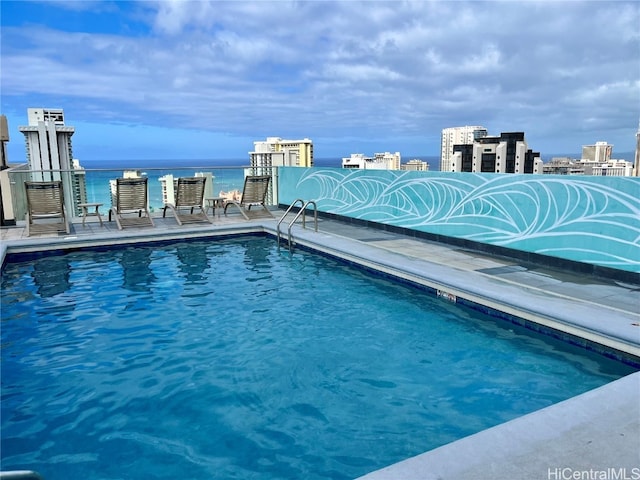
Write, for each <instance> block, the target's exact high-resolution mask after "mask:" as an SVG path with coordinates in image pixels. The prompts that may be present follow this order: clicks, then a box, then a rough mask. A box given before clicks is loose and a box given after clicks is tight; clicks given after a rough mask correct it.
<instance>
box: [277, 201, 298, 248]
mask: <svg viewBox="0 0 640 480" xmlns="http://www.w3.org/2000/svg"><path fill="white" fill-rule="evenodd" d="M298 202H300V203H301V204H302V207H301V208H304V200H303V199H301V198H296V199H295V200H294V201H293V203H292V204H291V205H289V208H287V211H286V212H284V215H282V217H280V220H278V223H277V225H276V236H277V239H278V248H280V224H281V223H282V221H283V220H284V218H285V217H286V216H287V215H288V214H289V212H290V211H291V209H292V208H293V207H294V206H295V205H296V203H298ZM298 213H300V212H298ZM303 221H304V219H303ZM289 249H291V247H289Z"/></svg>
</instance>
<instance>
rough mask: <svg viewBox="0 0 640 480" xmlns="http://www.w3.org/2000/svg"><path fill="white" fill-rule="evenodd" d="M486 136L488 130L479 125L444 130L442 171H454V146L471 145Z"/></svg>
mask: <svg viewBox="0 0 640 480" xmlns="http://www.w3.org/2000/svg"><path fill="white" fill-rule="evenodd" d="M486 136H487V129H486V128H484V127H481V126H478V125H475V126H468V125H467V126H464V127H450V128H445V129H443V130H442V141H441V145H440V171H441V172H451V171H452V164H451V161H452V160H451V159H452V157H453V147H454V145H471V144H473V142H474V141H475V140H477V139H479V138H482V137H486Z"/></svg>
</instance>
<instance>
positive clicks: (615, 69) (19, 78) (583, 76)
mask: <svg viewBox="0 0 640 480" xmlns="http://www.w3.org/2000/svg"><path fill="white" fill-rule="evenodd" d="M478 5H479V3H478V2H463V1H460V2H432V3H427V2H402V3H400V2H373V1H370V2H330V1H329V2H283V1H282V2H207V1H183V2H180V1H178V2H168V1H164V2H163V1H161V2H70V1H67V2H64V1H61V2H59V1H47V2H25V1H22V2H14V1H3V2H2V3H0V9H1V15H0V18H1V20H0V21H1V24H0V26H1V27H2V28H1V34H0V35H1V38H0V39H1V41H2V73H1V77H0V87H1V89H2V104H1V110H2V111H1V113H2V114H4V115H6V116H7V119H8V123H9V129H10V136H11V141H10V142H9V143H8V144H7V151H8V159H9V161H10V162H21V161H23V160H24V140H23V138H21V137H22V135H20V134H19V131H18V127H19V126H23V125H27V124H28V121H27V108H31V107H44V108H61V109H64V111H65V116H66V118H67V123H68V124H69V125H71V126H73V127H75V128H76V135H75V136H74V156H76V157H78V158H80V159H81V160H82V161H84V160H87V161H91V160H108V159H114V160H123V159H128V160H129V159H130V160H137V159H153V158H157V159H172V158H175V159H190V158H193V159H205V158H206V159H224V158H232V159H236V158H247V157H248V152H249V151H251V150H252V147H253V142H254V141H256V140H259V139H262V138H267V137H272V136H278V137H283V138H310V139H311V140H312V141H313V144H314V156H315V157H316V158H329V157H336V158H340V157H345V156H348V155H350V154H351V153H354V152H362V153H370V152H384V151H400V152H402V154H403V156H405V157H407V158H408V157H411V156H434V157H435V156H439V154H440V139H441V133H442V130H443V129H444V128H450V127H456V126H462V125H483V126H484V127H486V128H487V130H488V132H489V135H498V134H499V133H500V132H509V131H522V132H524V133H525V135H526V139H527V142H528V143H529V145H531V146H533V147H534V148H535V150H537V151H540V152H541V155H542V157H543V159H544V160H545V161H548V160H550V155H552V154H559V153H576V154H578V153H579V152H580V150H581V148H582V146H583V145H588V144H594V143H596V142H597V141H606V142H608V143H609V144H612V145H613V146H614V152H613V156H614V157H616V156H617V155H616V154H617V153H618V152H621V153H622V152H625V153H626V152H631V151H634V150H635V133H636V131H637V130H638V119H639V117H640V109H639V107H640V105H639V104H640V80H639V79H638V71H639V69H640V56H639V55H638V32H637V24H638V23H639V22H640V7H639V6H638V5H637V4H636V3H634V2H617V1H616V2H515V3H508V2H507V3H499V2H488V3H482V4H481V5H482V8H478ZM498 17H499V18H500V25H499V28H497V26H496V23H495V22H496V18H498Z"/></svg>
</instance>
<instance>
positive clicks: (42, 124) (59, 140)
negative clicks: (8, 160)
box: [18, 108, 87, 215]
mask: <svg viewBox="0 0 640 480" xmlns="http://www.w3.org/2000/svg"><path fill="white" fill-rule="evenodd" d="M27 119H28V122H29V125H27V126H21V127H18V130H19V131H20V132H22V133H23V134H24V137H25V143H26V153H27V163H28V165H29V170H31V178H32V179H33V180H36V181H51V180H61V179H63V176H64V177H65V179H66V182H65V184H66V185H70V186H71V189H69V188H67V189H65V191H64V193H65V204H66V205H70V206H71V207H72V209H73V212H74V214H75V215H80V214H81V208H80V207H78V204H79V203H85V202H86V198H87V188H86V183H85V176H84V173H85V172H84V169H82V167H80V163H79V162H78V161H77V160H76V161H74V159H73V150H72V148H71V136H72V135H73V134H74V132H75V128H73V127H70V126H67V125H65V123H64V112H63V110H62V109H57V108H28V109H27Z"/></svg>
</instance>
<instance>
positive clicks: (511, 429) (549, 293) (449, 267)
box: [0, 211, 640, 480]
mask: <svg viewBox="0 0 640 480" xmlns="http://www.w3.org/2000/svg"><path fill="white" fill-rule="evenodd" d="M282 213H283V212H278V211H274V214H275V215H276V217H277V218H279V217H280V216H281V214H282ZM91 220H92V221H91V222H87V224H86V226H83V225H82V224H81V221H77V222H75V223H74V224H73V226H72V231H71V234H70V235H68V236H67V235H64V236H62V235H55V234H53V235H51V234H50V235H42V236H39V237H26V234H25V231H24V228H23V227H21V226H18V227H9V228H2V229H0V233H1V237H0V238H1V240H2V246H1V249H0V258H4V254H5V252H6V251H7V249H9V251H18V250H22V251H25V250H42V249H48V248H61V246H67V245H72V246H81V245H85V244H91V243H94V242H98V243H106V244H117V243H122V242H136V241H149V240H152V239H155V238H166V239H171V238H183V237H190V236H201V235H204V236H206V235H217V234H225V233H235V232H238V233H241V232H251V231H266V232H269V233H274V232H275V228H276V222H277V220H274V219H271V218H268V217H267V218H264V217H263V218H256V219H255V220H252V221H249V222H247V221H245V220H244V219H243V218H242V217H241V216H240V215H239V214H236V213H233V214H230V215H228V216H224V215H221V216H216V217H215V218H214V223H213V224H212V225H210V224H203V225H192V226H188V225H184V226H178V225H177V224H176V222H175V220H174V219H173V218H169V217H167V218H166V219H163V218H162V217H161V215H160V216H158V217H154V221H155V223H156V226H155V227H154V228H136V229H127V230H123V231H119V230H117V228H116V225H115V222H111V223H109V222H105V225H104V226H103V227H101V226H100V225H99V223H97V221H95V222H94V221H93V220H94V219H91ZM287 226H288V223H287V221H285V222H283V224H282V229H281V230H282V231H283V232H284V233H283V239H284V240H285V241H286V238H287ZM309 227H310V222H308V223H307V229H304V230H303V229H302V228H301V227H300V226H299V225H296V226H294V227H293V230H292V231H293V235H294V239H295V241H296V242H299V243H300V244H301V245H304V244H309V245H312V246H316V247H317V246H321V247H322V248H326V249H327V251H328V252H329V253H334V254H335V253H338V254H340V255H343V256H345V257H346V258H348V259H349V258H350V257H351V258H356V257H357V258H360V259H363V258H364V259H366V260H367V261H369V262H370V263H371V264H372V265H374V266H383V267H384V268H385V269H394V270H395V269H396V268H397V269H399V270H403V271H406V272H409V273H408V274H409V275H410V276H413V275H416V276H421V277H425V279H426V280H425V282H426V284H437V285H440V284H442V285H443V286H442V288H446V289H450V290H451V291H452V292H456V293H460V292H464V293H465V294H469V296H470V297H473V298H492V299H494V300H495V301H496V302H497V303H498V304H500V303H502V304H507V305H509V306H510V307H509V308H511V306H513V308H514V309H515V311H516V312H517V313H518V314H520V313H523V312H524V313H525V314H529V313H531V315H532V316H533V317H537V316H539V317H545V316H549V317H558V318H560V319H563V318H565V319H568V320H567V321H566V324H570V325H567V327H566V328H567V331H568V332H569V333H572V334H580V335H584V336H585V337H587V338H592V339H596V340H597V339H598V338H601V339H603V343H604V344H607V342H608V344H609V345H616V346H620V347H621V348H624V349H625V350H626V351H627V352H628V353H631V354H632V355H636V356H640V285H635V284H628V283H623V282H616V281H613V280H603V279H597V278H594V277H590V276H586V275H579V274H573V273H567V272H563V271H555V270H553V269H550V268H542V267H536V266H531V265H523V264H520V263H519V262H517V261H512V260H510V259H505V258H498V257H491V256H488V255H486V254H484V253H479V252H473V251H468V250H464V249H460V248H458V247H453V246H448V245H443V244H438V243H434V242H429V241H426V240H420V239H416V238H411V237H406V236H403V235H400V234H396V233H391V232H387V231H378V230H375V229H371V228H364V227H360V226H354V225H351V224H346V223H342V222H339V221H335V220H329V219H325V218H321V219H320V220H319V231H318V232H317V233H316V232H314V231H313V229H312V228H309ZM283 248H286V245H284V246H283ZM639 399H640V373H636V374H633V375H631V376H629V377H626V378H623V379H621V380H619V381H617V382H613V383H612V384H609V385H606V386H604V387H602V388H600V389H597V390H594V391H591V392H587V393H586V394H584V395H581V396H579V397H575V398H572V399H569V400H567V401H566V402H562V403H561V404H558V405H554V406H552V407H549V408H547V409H544V410H541V411H539V412H534V413H533V414H530V415H527V416H525V417H521V418H519V419H516V420H514V421H512V422H508V423H506V424H503V425H499V426H497V427H495V428H493V429H490V430H486V431H484V432H480V433H478V434H476V435H473V436H471V437H467V438H465V439H462V440H460V441H458V442H454V443H452V444H450V445H445V446H444V447H441V448H438V449H436V450H434V451H432V452H427V453H425V454H423V455H421V456H418V457H415V458H413V459H409V460H407V461H405V462H402V463H400V464H397V465H394V466H391V467H389V468H387V469H383V470H381V471H378V472H374V473H372V474H370V475H367V476H366V478H367V479H370V480H381V479H392V478H393V479H397V478H402V479H436V478H442V479H445V478H447V479H448V478H451V479H484V478H493V479H501V478H504V479H507V478H509V479H513V478H516V479H529V478H532V479H533V478H540V479H548V478H564V477H562V475H572V474H573V473H572V472H582V471H583V470H585V469H586V470H589V469H592V470H597V471H599V470H603V469H605V468H609V469H616V468H626V469H627V470H626V472H625V473H626V474H627V475H628V476H629V477H628V478H634V477H632V476H631V475H633V474H634V472H635V474H637V475H638V477H636V478H640V470H632V469H633V468H640V400H639ZM558 469H559V470H558ZM562 469H569V470H562ZM614 474H617V473H615V472H614ZM595 475H597V474H595ZM566 478H575V477H566ZM577 478H588V477H584V476H582V477H577ZM589 478H590V477H589ZM593 478H601V477H593ZM611 478H626V477H611Z"/></svg>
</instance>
